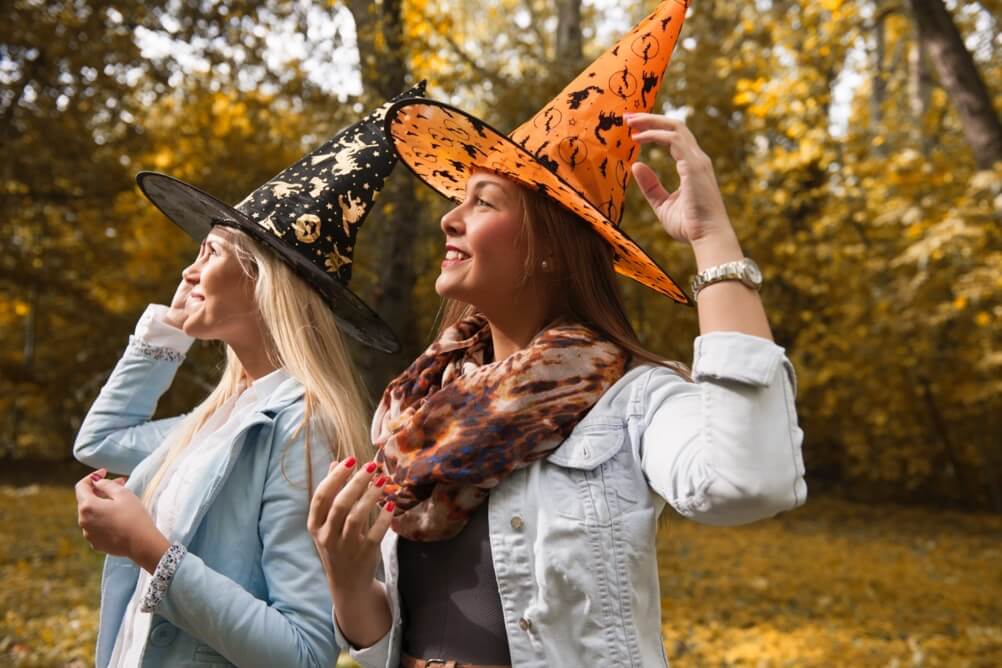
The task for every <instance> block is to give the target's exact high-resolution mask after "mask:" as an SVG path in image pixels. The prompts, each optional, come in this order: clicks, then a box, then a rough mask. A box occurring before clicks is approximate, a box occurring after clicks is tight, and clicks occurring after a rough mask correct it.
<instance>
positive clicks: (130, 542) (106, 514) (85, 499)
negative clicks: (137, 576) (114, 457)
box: [75, 469, 170, 572]
mask: <svg viewBox="0 0 1002 668" xmlns="http://www.w3.org/2000/svg"><path fill="white" fill-rule="evenodd" d="M106 473H107V472H106V471H105V470H104V469H101V470H99V471H95V472H94V473H91V474H90V475H88V476H87V477H85V478H84V479H83V480H81V481H80V482H78V483H77V484H76V488H75V489H76V495H77V522H78V523H79V524H80V528H81V529H82V530H83V536H84V538H85V539H86V540H87V542H88V543H90V545H91V547H93V548H94V549H95V550H97V551H99V552H105V553H107V554H110V555H114V556H117V557H127V558H128V559H131V560H132V561H134V562H136V563H137V564H139V565H140V566H142V567H143V568H145V569H146V570H147V571H150V572H153V569H155V568H156V565H157V563H158V562H159V561H160V558H161V557H162V556H163V554H164V552H166V551H167V548H169V547H170V543H169V542H168V541H167V539H166V538H165V537H164V535H163V534H162V533H160V531H159V530H158V529H157V527H156V524H155V523H154V522H153V518H152V517H150V514H149V512H147V510H146V508H145V507H144V506H143V503H142V501H140V500H139V498H138V497H136V495H135V494H133V493H132V490H129V489H127V488H126V487H125V478H118V479H116V480H108V479H106V478H105V475H106Z"/></svg>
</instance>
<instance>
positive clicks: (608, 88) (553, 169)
mask: <svg viewBox="0 0 1002 668" xmlns="http://www.w3.org/2000/svg"><path fill="white" fill-rule="evenodd" d="M687 7H688V3H687V2H686V1H685V0H665V1H664V2H661V3H660V4H659V5H658V7H657V8H656V9H655V10H654V12H653V13H652V14H651V15H650V16H648V17H647V18H645V19H644V20H643V21H641V22H640V23H639V24H638V25H637V26H636V27H635V28H634V29H633V30H632V31H630V33H629V34H627V35H626V36H625V37H623V38H622V39H621V40H619V42H617V43H616V45H615V46H613V47H612V48H611V49H609V50H608V51H606V52H605V53H604V54H602V55H601V56H600V57H599V58H598V59H597V60H596V61H595V62H594V63H592V64H591V65H590V66H589V67H588V68H587V69H585V71H583V72H582V73H581V74H579V75H578V76H577V78H575V79H574V81H572V82H571V83H570V84H569V85H568V86H567V87H566V88H564V90H563V91H562V92H561V93H560V94H559V95H557V97H555V98H554V99H553V100H552V101H551V102H550V103H549V104H547V105H546V106H545V107H543V109H542V110H540V111H539V112H538V113H537V114H536V115H535V116H533V117H532V118H531V119H529V120H528V121H527V122H525V123H523V124H522V125H521V126H519V127H518V128H516V129H515V130H514V131H513V132H512V133H511V134H509V135H508V136H505V135H504V134H502V133H501V132H499V131H497V130H495V129H494V128H492V127H491V126H489V125H488V124H487V123H485V122H483V121H481V120H480V119H478V118H475V117H473V116H471V115H469V114H467V113H466V112H464V111H461V110H459V109H456V108H455V107H452V106H449V105H447V104H443V103H441V102H436V101H435V100H428V99H416V100H403V101H400V102H397V103H396V104H394V105H393V106H392V107H391V108H390V110H389V112H387V114H386V132H387V134H389V135H390V136H391V137H392V138H393V145H394V148H396V150H397V153H398V154H399V156H400V159H401V160H402V161H403V163H404V164H405V165H407V166H408V168H410V170H411V171H412V172H414V173H415V174H416V175H417V176H418V177H419V178H421V179H422V180H423V181H424V182H425V183H427V184H428V185H430V186H431V187H432V188H434V189H435V190H437V191H438V192H439V193H441V194H442V195H444V196H446V197H448V198H449V199H452V200H454V201H457V202H459V201H462V200H463V198H464V197H465V195H466V181H467V180H468V179H469V177H470V175H471V174H472V173H473V170H474V169H486V170H489V171H492V172H495V173H497V174H500V175H502V176H505V177H507V178H510V179H512V180H513V181H516V182H518V183H520V184H522V185H524V186H526V187H528V188H531V189H534V190H538V191H540V192H542V193H544V194H545V195H547V196H548V197H550V198H551V199H553V200H555V201H556V202H558V203H559V204H561V205H562V206H564V207H565V208H567V209H569V210H570V211H572V212H573V213H575V214H577V215H578V216H579V217H581V218H582V219H583V220H585V221H586V222H587V223H589V224H590V225H591V226H592V228H594V230H595V231H596V232H597V233H598V234H599V235H600V236H601V237H602V238H603V239H605V241H606V242H608V243H609V244H610V245H611V246H612V249H613V258H614V259H613V264H614V266H615V268H616V271H618V272H619V273H620V274H623V275H625V276H628V277H630V278H632V279H634V280H636V281H638V282H639V283H641V284H643V285H645V286H647V287H649V288H652V289H654V290H657V291H658V292H660V293H662V294H664V295H667V296H668V297H671V298H672V299H674V300H675V301H677V302H680V303H683V304H691V303H692V301H691V300H690V299H689V297H688V296H687V295H686V294H685V292H684V291H683V290H682V288H681V287H679V285H678V283H676V282H675V281H674V280H673V279H672V278H671V277H670V276H668V274H667V273H666V272H665V271H664V270H663V269H661V267H659V266H658V264H657V263H656V262H655V261H654V260H653V259H652V258H651V257H650V256H649V255H648V254H647V253H646V252H644V251H643V250H642V249H641V248H640V247H639V246H638V245H637V244H636V243H635V242H634V241H633V240H632V239H630V238H629V237H628V236H627V235H626V233H624V232H623V231H622V230H621V229H620V223H621V221H622V217H623V205H624V201H625V198H626V186H627V185H628V184H629V182H630V176H631V171H630V167H631V166H632V165H633V163H634V162H635V161H636V159H637V154H638V153H639V146H638V144H637V143H636V142H634V141H633V140H632V139H631V138H630V129H629V127H628V126H627V124H626V121H625V120H624V119H623V114H624V113H627V112H632V113H639V112H649V111H650V110H651V109H652V108H653V106H654V98H655V96H656V95H657V93H658V90H659V89H660V87H661V84H662V82H663V81H664V72H665V69H666V68H667V67H668V62H669V61H670V60H671V53H672V51H673V49H674V48H675V43H676V42H677V41H678V37H679V32H680V31H681V29H682V22H683V21H684V20H685V12H686V9H687Z"/></svg>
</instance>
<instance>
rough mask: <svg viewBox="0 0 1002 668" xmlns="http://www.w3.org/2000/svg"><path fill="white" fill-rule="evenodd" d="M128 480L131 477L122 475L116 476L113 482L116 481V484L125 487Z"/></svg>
mask: <svg viewBox="0 0 1002 668" xmlns="http://www.w3.org/2000/svg"><path fill="white" fill-rule="evenodd" d="M128 481H129V479H128V478H126V477H124V476H123V477H121V478H115V479H114V480H112V482H113V483H115V484H116V485H121V486H122V487H125V483H127V482H128Z"/></svg>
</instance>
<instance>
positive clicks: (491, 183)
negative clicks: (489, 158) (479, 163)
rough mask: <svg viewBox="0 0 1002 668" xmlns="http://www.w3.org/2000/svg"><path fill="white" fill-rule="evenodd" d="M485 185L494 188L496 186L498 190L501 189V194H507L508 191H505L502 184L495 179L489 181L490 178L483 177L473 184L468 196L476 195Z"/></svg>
mask: <svg viewBox="0 0 1002 668" xmlns="http://www.w3.org/2000/svg"><path fill="white" fill-rule="evenodd" d="M487 186H494V187H495V188H497V189H498V190H500V191H501V194H502V195H505V196H507V195H508V193H507V192H505V189H504V187H502V185H501V184H500V183H498V182H497V181H491V180H487V179H484V180H482V181H477V183H476V185H474V186H473V190H471V191H470V196H471V197H472V196H475V195H477V194H478V193H479V192H480V191H481V190H483V189H484V188H485V187H487Z"/></svg>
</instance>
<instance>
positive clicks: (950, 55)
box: [908, 0, 1002, 169]
mask: <svg viewBox="0 0 1002 668" xmlns="http://www.w3.org/2000/svg"><path fill="white" fill-rule="evenodd" d="M908 4H909V6H910V7H911V10H912V15H913V16H914V18H915V24H916V25H917V26H918V37H919V41H920V42H921V44H922V48H924V49H925V50H926V51H927V52H928V54H929V59H930V60H931V61H932V62H933V65H934V66H935V68H936V72H937V73H938V74H939V81H940V83H941V84H942V85H943V88H945V89H946V91H947V93H948V94H949V95H950V99H951V100H952V101H953V105H954V108H956V110H957V113H958V114H959V116H960V120H961V124H962V125H963V129H964V136H965V137H966V139H967V143H968V144H969V145H970V147H971V151H972V152H973V153H974V161H975V162H976V163H977V165H978V168H980V169H991V167H992V166H993V165H994V164H995V163H996V162H998V161H1000V160H1002V122H1000V121H999V116H998V113H997V112H996V111H995V108H994V107H993V106H992V100H991V97H990V96H989V95H988V89H987V88H986V87H985V83H984V80H983V79H982V78H981V75H980V74H979V73H978V69H977V66H976V65H975V63H974V58H973V57H971V54H970V52H968V50H967V48H966V47H965V46H964V40H963V38H962V37H961V35H960V31H959V30H957V26H956V24H955V23H954V22H953V17H952V16H951V15H950V12H949V11H948V10H947V9H946V6H945V5H944V4H943V0H908Z"/></svg>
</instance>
